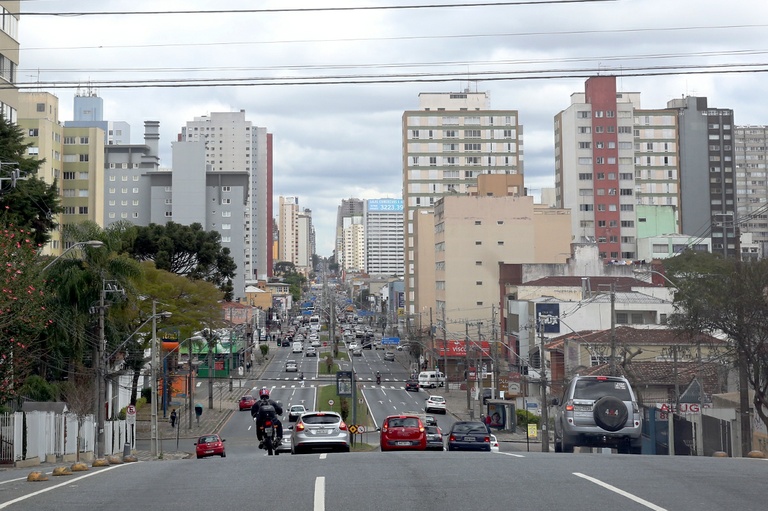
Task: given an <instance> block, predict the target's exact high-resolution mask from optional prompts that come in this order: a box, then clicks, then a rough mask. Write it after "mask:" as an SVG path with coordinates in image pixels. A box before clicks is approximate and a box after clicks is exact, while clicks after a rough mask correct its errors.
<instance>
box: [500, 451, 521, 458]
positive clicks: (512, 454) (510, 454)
mask: <svg viewBox="0 0 768 511" xmlns="http://www.w3.org/2000/svg"><path fill="white" fill-rule="evenodd" d="M496 454H503V455H504V456H512V457H515V458H525V456H524V455H522V454H514V453H511V452H499V453H496Z"/></svg>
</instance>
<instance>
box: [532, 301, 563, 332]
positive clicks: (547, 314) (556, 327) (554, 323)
mask: <svg viewBox="0 0 768 511" xmlns="http://www.w3.org/2000/svg"><path fill="white" fill-rule="evenodd" d="M536 331H538V332H544V333H545V334H559V333H560V304H559V303H537V304H536Z"/></svg>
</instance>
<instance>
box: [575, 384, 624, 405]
mask: <svg viewBox="0 0 768 511" xmlns="http://www.w3.org/2000/svg"><path fill="white" fill-rule="evenodd" d="M603 396H611V397H615V398H618V399H620V400H621V401H632V394H630V393H629V385H627V382H625V381H621V380H579V381H577V382H576V387H575V388H574V389H573V399H591V400H593V401H596V400H598V399H600V398H601V397H603Z"/></svg>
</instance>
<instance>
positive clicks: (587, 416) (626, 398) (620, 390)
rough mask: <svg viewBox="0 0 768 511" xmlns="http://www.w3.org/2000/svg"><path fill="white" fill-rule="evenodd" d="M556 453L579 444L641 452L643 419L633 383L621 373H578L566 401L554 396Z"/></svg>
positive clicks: (567, 450)
mask: <svg viewBox="0 0 768 511" xmlns="http://www.w3.org/2000/svg"><path fill="white" fill-rule="evenodd" d="M552 404H553V405H555V406H556V407H557V411H556V413H555V452H573V448H574V447H575V446H577V445H579V446H586V447H615V448H616V449H617V451H618V452H619V453H623V454H640V447H641V432H642V418H641V415H640V408H639V407H638V406H637V398H636V396H635V393H634V391H633V390H632V386H631V385H630V383H629V381H628V380H627V379H626V378H623V377H621V376H574V378H573V379H572V380H571V382H570V383H569V384H568V386H567V387H566V389H565V393H564V394H563V397H562V400H559V399H557V398H555V399H553V402H552Z"/></svg>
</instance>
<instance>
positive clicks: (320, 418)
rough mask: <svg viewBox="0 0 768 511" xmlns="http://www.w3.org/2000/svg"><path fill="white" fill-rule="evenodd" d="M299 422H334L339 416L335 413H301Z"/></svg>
mask: <svg viewBox="0 0 768 511" xmlns="http://www.w3.org/2000/svg"><path fill="white" fill-rule="evenodd" d="M301 422H303V423H304V424H336V423H338V422H339V418H338V417H337V416H336V415H309V416H307V415H303V416H302V417H301Z"/></svg>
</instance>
